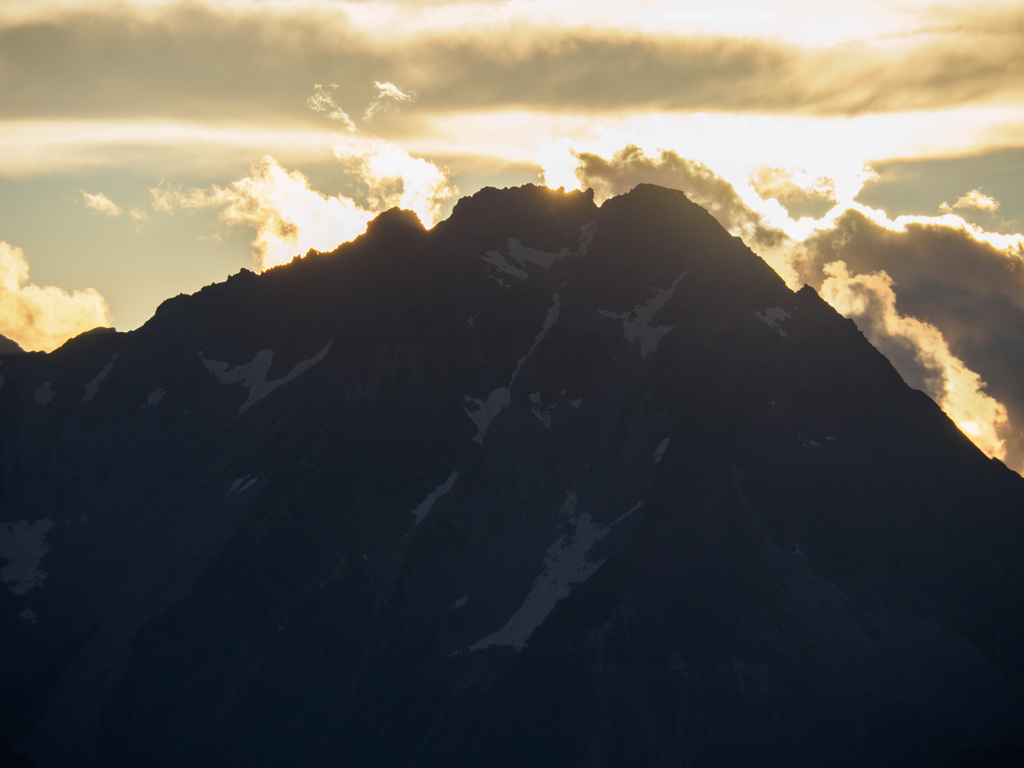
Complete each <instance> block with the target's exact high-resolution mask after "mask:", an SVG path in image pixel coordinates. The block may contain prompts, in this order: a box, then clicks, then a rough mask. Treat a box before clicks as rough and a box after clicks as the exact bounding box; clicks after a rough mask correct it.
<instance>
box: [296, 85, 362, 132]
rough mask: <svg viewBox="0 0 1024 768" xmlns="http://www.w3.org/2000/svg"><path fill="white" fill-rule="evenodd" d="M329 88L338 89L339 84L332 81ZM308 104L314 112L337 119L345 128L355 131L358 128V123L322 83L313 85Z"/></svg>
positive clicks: (307, 100)
mask: <svg viewBox="0 0 1024 768" xmlns="http://www.w3.org/2000/svg"><path fill="white" fill-rule="evenodd" d="M328 88H333V89H334V90H337V88H338V85H337V84H336V83H331V84H330V85H329V86H328ZM306 106H308V107H309V108H310V109H311V110H313V111H314V112H320V113H322V114H324V115H326V116H327V117H328V118H329V119H331V120H337V121H338V122H340V123H341V124H342V125H343V126H344V127H345V130H348V131H354V130H355V129H356V124H355V123H353V122H352V118H350V117H349V116H348V115H347V114H345V112H344V111H343V110H342V109H341V107H339V106H338V105H337V104H336V103H335V101H334V99H333V98H332V97H331V94H330V93H328V92H327V91H325V90H324V87H323V86H322V85H321V84H320V83H316V84H315V85H314V86H313V95H312V96H310V97H309V98H308V99H306Z"/></svg>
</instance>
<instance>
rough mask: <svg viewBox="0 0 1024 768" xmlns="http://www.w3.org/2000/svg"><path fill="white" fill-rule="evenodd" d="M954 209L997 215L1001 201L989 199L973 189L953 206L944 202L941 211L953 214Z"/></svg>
mask: <svg viewBox="0 0 1024 768" xmlns="http://www.w3.org/2000/svg"><path fill="white" fill-rule="evenodd" d="M954 208H967V209H971V208H974V209H976V210H979V211H988V212H989V213H995V212H996V211H998V210H999V201H998V200H996V199H995V198H992V197H989V196H988V195H986V194H985V193H984V192H982V191H981V190H980V189H972V190H971V191H970V192H968V193H967V194H966V195H963V196H962V197H958V198H957V199H956V202H955V203H953V204H952V205H950V204H949V203H945V202H944V203H942V205H940V206H939V210H940V211H942V212H943V213H952V212H953V209H954Z"/></svg>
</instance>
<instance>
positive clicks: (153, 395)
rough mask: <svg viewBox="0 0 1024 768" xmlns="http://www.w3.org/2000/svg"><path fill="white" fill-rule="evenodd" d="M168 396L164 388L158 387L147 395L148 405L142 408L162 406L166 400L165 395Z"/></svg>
mask: <svg viewBox="0 0 1024 768" xmlns="http://www.w3.org/2000/svg"><path fill="white" fill-rule="evenodd" d="M166 394H167V392H166V390H164V388H163V387H157V388H156V389H154V390H153V391H152V392H150V393H149V394H148V395H146V405H144V406H142V407H143V408H146V407H148V406H151V405H160V401H161V400H163V399H164V395H166Z"/></svg>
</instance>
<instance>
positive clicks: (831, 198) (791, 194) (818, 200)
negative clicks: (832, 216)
mask: <svg viewBox="0 0 1024 768" xmlns="http://www.w3.org/2000/svg"><path fill="white" fill-rule="evenodd" d="M750 185H751V187H753V189H754V191H755V192H757V194H759V195H760V196H761V197H762V198H763V199H765V200H767V199H768V198H774V199H776V200H778V201H779V203H781V204H782V206H783V207H784V208H785V209H786V211H787V212H788V213H789V215H790V216H791V217H792V218H794V219H798V218H801V217H803V216H810V217H812V218H815V219H817V218H821V217H822V216H824V215H825V214H826V213H827V212H828V211H830V210H831V209H832V208H833V207H834V206H835V205H836V202H837V201H836V189H835V182H834V181H833V180H832V179H829V178H826V177H823V176H818V177H812V176H811V175H810V174H809V173H807V172H806V171H802V170H798V171H793V170H790V169H787V168H766V167H762V168H757V169H755V170H754V171H753V172H751V174H750Z"/></svg>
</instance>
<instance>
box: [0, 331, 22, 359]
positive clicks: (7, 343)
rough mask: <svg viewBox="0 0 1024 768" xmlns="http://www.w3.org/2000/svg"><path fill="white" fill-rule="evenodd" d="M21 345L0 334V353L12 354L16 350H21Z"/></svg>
mask: <svg viewBox="0 0 1024 768" xmlns="http://www.w3.org/2000/svg"><path fill="white" fill-rule="evenodd" d="M22 351H24V350H22V348H21V345H20V344H18V342H16V341H14V340H12V339H8V338H7V337H6V336H2V335H0V355H12V354H14V353H16V352H22Z"/></svg>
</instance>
